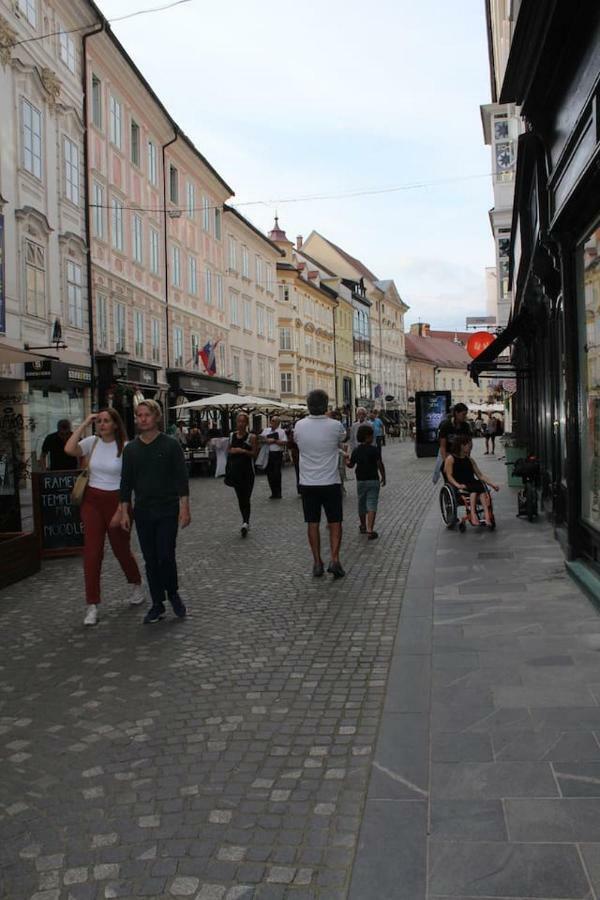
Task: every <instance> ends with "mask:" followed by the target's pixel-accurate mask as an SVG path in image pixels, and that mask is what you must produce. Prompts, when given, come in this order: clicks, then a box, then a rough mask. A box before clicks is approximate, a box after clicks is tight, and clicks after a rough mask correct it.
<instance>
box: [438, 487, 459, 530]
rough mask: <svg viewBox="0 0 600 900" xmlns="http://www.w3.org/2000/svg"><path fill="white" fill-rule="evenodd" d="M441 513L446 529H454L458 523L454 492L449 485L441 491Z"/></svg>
mask: <svg viewBox="0 0 600 900" xmlns="http://www.w3.org/2000/svg"><path fill="white" fill-rule="evenodd" d="M440 511H441V513H442V519H443V520H444V524H445V526H446V528H454V526H455V525H456V522H457V515H456V500H455V497H454V492H453V491H452V488H450V487H449V486H448V485H447V484H445V485H444V486H443V488H442V489H441V491H440Z"/></svg>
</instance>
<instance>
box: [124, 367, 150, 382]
mask: <svg viewBox="0 0 600 900" xmlns="http://www.w3.org/2000/svg"><path fill="white" fill-rule="evenodd" d="M127 377H128V379H129V381H135V382H138V383H139V384H150V385H153V386H154V385H155V384H156V370H155V369H144V368H142V366H129V368H128V369H127Z"/></svg>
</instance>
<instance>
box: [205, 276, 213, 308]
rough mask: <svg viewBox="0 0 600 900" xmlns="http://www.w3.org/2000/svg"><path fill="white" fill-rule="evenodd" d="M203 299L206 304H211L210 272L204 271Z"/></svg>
mask: <svg viewBox="0 0 600 900" xmlns="http://www.w3.org/2000/svg"><path fill="white" fill-rule="evenodd" d="M204 299H205V301H206V302H207V303H208V304H211V303H212V272H211V271H210V269H206V271H205V272H204Z"/></svg>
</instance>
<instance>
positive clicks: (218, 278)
mask: <svg viewBox="0 0 600 900" xmlns="http://www.w3.org/2000/svg"><path fill="white" fill-rule="evenodd" d="M215 294H216V295H217V309H219V310H221V312H222V311H223V310H224V309H225V301H224V298H223V276H222V275H221V274H220V273H218V272H216V273H215Z"/></svg>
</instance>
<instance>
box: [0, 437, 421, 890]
mask: <svg viewBox="0 0 600 900" xmlns="http://www.w3.org/2000/svg"><path fill="white" fill-rule="evenodd" d="M385 460H386V466H387V467H388V479H389V481H388V485H387V487H386V488H384V490H383V492H382V501H381V514H380V517H379V519H378V526H379V531H380V535H381V537H380V539H379V541H376V542H374V543H367V542H366V540H365V538H364V537H363V536H362V535H359V534H358V528H357V523H356V500H355V484H354V481H350V482H348V484H347V491H348V495H347V498H346V504H345V515H346V522H345V525H346V531H345V538H344V544H343V548H342V561H343V563H344V565H345V567H346V569H347V577H346V578H345V579H342V580H340V581H337V582H333V581H332V580H331V579H330V577H327V578H325V579H320V580H317V579H313V578H312V577H311V575H310V571H311V559H310V556H309V553H308V548H307V546H306V539H305V527H304V524H303V521H302V513H301V505H300V500H299V498H298V497H297V496H296V492H295V486H294V483H293V471H290V470H289V469H288V470H286V472H285V477H284V499H283V500H282V501H281V502H279V503H272V502H269V501H268V499H267V496H268V493H269V492H268V486H267V483H266V479H264V478H259V479H257V482H256V487H255V491H254V500H253V518H252V526H253V527H252V530H251V532H250V535H249V537H248V539H247V540H246V541H242V540H241V539H240V536H239V531H238V525H239V521H238V519H239V515H238V511H237V504H236V502H235V496H234V494H233V491H231V490H230V489H228V488H226V487H225V486H224V485H223V484H222V482H221V481H218V482H217V481H214V480H208V479H195V480H194V481H193V488H192V491H193V493H192V512H193V523H192V526H191V527H190V529H188V530H187V531H186V532H183V533H182V534H181V535H180V542H179V547H180V552H179V560H180V575H181V593H182V596H183V597H184V599H185V600H186V602H187V603H188V607H189V611H190V615H189V617H188V618H187V619H186V620H184V621H178V620H176V619H174V618H172V617H171V618H168V619H167V620H166V621H164V622H163V623H161V624H159V625H156V626H153V627H143V626H142V624H141V618H142V612H141V610H140V609H139V608H138V609H130V608H128V607H127V606H125V605H124V604H123V602H122V598H123V596H126V594H127V590H126V588H127V586H126V585H125V584H124V583H123V581H122V579H121V576H120V573H117V571H116V568H115V565H114V562H113V561H112V559H110V558H109V559H108V560H107V564H106V566H105V581H104V583H105V585H106V591H105V602H104V603H103V606H102V608H101V610H102V617H101V620H100V624H99V626H98V627H96V628H91V629H84V627H83V624H82V622H83V615H84V613H85V609H84V603H83V599H82V598H83V579H82V573H81V560H80V559H67V560H61V561H48V562H46V563H45V564H44V566H43V571H42V573H41V574H40V575H39V576H37V577H35V578H32V579H29V580H28V581H26V582H22V583H20V584H18V585H15V586H14V587H13V588H10V589H8V590H6V591H4V592H3V594H2V595H0V622H1V624H2V629H1V637H0V642H1V647H2V653H1V657H0V658H1V665H0V698H1V699H0V758H1V763H2V774H1V776H0V780H1V789H0V798H1V803H0V854H1V856H0V860H1V864H2V878H3V883H2V887H1V889H0V896H1V897H2V898H5V900H25V898H27V900H29V898H35V900H63V898H65V900H67V898H72V900H92V898H94V900H97V898H117V897H119V898H120V897H153V898H166V897H171V896H174V897H186V896H189V897H193V898H197V900H220V898H226V900H233V898H252V897H254V898H261V900H262V898H273V900H275V898H283V897H293V898H297V900H300V898H308V897H318V898H330V900H333V898H343V897H345V896H346V893H347V890H348V886H349V879H350V873H351V867H352V861H353V857H354V852H355V847H356V842H357V838H358V833H359V828H360V824H361V815H362V811H363V807H364V804H365V798H366V789H367V782H368V776H369V772H370V763H371V761H372V752H373V749H374V744H375V739H376V736H377V730H378V725H379V721H380V716H381V713H382V707H383V701H384V694H385V687H386V680H387V675H388V669H389V663H390V659H391V654H392V646H393V641H394V638H395V634H396V628H397V623H398V617H399V612H400V606H401V602H402V595H403V588H404V584H405V581H406V573H407V570H408V566H409V562H410V557H411V552H412V548H413V546H414V542H415V538H416V535H417V533H418V530H419V525H420V523H421V521H422V517H423V514H424V512H425V511H426V509H427V508H428V506H429V499H430V498H431V496H432V494H433V487H432V485H431V482H430V473H431V468H432V461H431V460H417V459H415V456H414V450H413V447H412V444H396V445H392V446H391V447H388V448H386V452H385ZM323 531H325V529H323ZM109 556H110V555H109ZM324 558H325V560H327V558H328V557H327V554H324Z"/></svg>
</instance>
